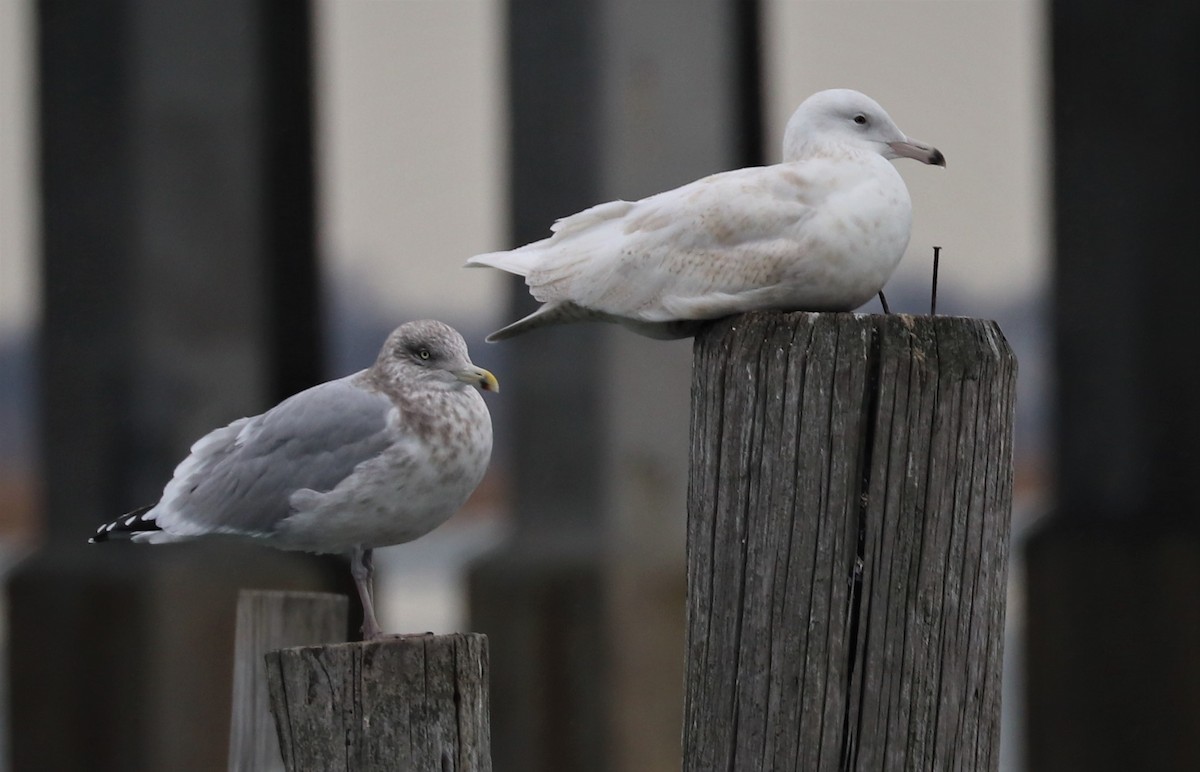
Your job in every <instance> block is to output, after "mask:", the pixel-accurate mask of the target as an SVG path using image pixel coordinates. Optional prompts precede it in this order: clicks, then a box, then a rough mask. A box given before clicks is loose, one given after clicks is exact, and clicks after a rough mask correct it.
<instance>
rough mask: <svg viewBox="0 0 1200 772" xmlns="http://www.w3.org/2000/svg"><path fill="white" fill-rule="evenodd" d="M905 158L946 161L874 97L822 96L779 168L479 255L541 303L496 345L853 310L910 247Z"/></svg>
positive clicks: (676, 193) (797, 122) (727, 175)
mask: <svg viewBox="0 0 1200 772" xmlns="http://www.w3.org/2000/svg"><path fill="white" fill-rule="evenodd" d="M902 156H903V157H910V158H916V159H918V160H921V161H923V162H924V163H930V164H938V165H944V164H945V159H944V158H943V157H942V154H941V153H940V152H939V151H937V150H936V149H934V148H932V147H930V146H928V145H924V144H922V143H919V142H916V141H914V140H912V139H909V138H908V137H907V136H905V135H904V133H903V132H901V131H900V129H898V128H897V127H896V125H895V123H893V122H892V119H891V118H890V117H888V114H887V113H886V112H884V110H883V108H882V107H880V106H879V105H878V104H877V103H875V102H874V101H873V100H872V99H870V98H869V97H867V96H865V95H863V94H860V93H859V92H857V91H851V90H848V89H834V90H830V91H822V92H818V93H817V94H814V95H813V96H811V97H809V98H808V99H807V100H805V102H804V103H803V104H801V105H800V107H799V108H798V109H797V110H796V112H795V113H794V114H793V115H792V118H791V120H790V121H789V122H788V126H787V130H786V132H785V135H784V143H783V162H782V163H779V164H775V165H773V166H764V167H755V168H749V169H737V170H734V171H729V172H723V173H721V174H714V175H711V176H709V177H705V178H703V179H700V180H697V181H695V182H692V183H690V184H688V185H684V186H683V187H680V188H676V189H674V190H669V191H667V192H665V193H659V194H658V195H655V196H651V197H649V198H645V199H642V200H640V201H632V202H631V201H610V202H608V203H605V204H599V205H597V206H594V207H592V208H590V209H587V210H584V211H582V212H580V213H578V214H575V215H572V216H570V217H566V218H563V219H561V220H559V221H558V222H556V223H555V224H554V226H553V227H552V228H551V231H552V235H551V236H550V237H549V238H546V239H543V240H541V241H537V242H534V243H532V244H527V245H525V246H523V247H519V248H517V249H514V250H511V251H508V252H493V253H489V254H484V255H476V256H475V257H473V258H471V259H470V260H469V261H468V262H467V265H469V266H490V267H493V268H499V269H501V270H505V271H508V272H510V273H514V274H517V275H520V276H524V277H525V281H526V283H527V284H528V285H529V290H530V293H531V294H532V295H533V296H534V297H535V298H536V299H537V300H539V301H541V302H542V303H543V305H542V307H541V308H539V309H538V310H537V311H535V312H534V313H533V314H531V315H529V316H527V317H525V318H524V319H521V320H519V321H517V322H515V323H513V324H511V325H509V326H508V327H505V328H504V329H502V330H499V331H497V332H495V333H493V334H492V335H491V336H489V338H488V340H500V339H504V338H508V337H512V336H513V335H517V334H520V333H522V332H525V331H527V330H530V329H534V328H537V327H541V326H543V325H547V324H561V323H566V322H575V321H586V320H591V319H594V320H602V321H610V322H617V323H619V324H622V325H624V326H626V327H628V328H630V329H632V330H634V331H635V332H638V333H641V334H643V335H648V336H650V337H657V338H676V337H685V336H688V335H691V334H693V333H694V332H695V330H696V328H697V327H698V326H699V324H700V323H702V322H703V321H704V320H708V319H715V318H718V317H721V316H727V315H729V314H734V313H740V312H744V311H752V310H762V309H777V310H809V311H825V310H848V309H852V308H856V307H858V306H859V305H862V304H863V303H864V302H866V301H867V300H869V299H870V298H871V297H872V296H874V295H875V294H876V293H877V292H879V290H880V289H881V288H882V287H883V285H884V283H885V282H886V281H887V279H888V277H889V276H891V274H892V271H893V270H894V269H895V267H896V264H897V263H898V262H899V261H900V258H901V257H902V256H903V255H904V250H905V248H906V247H907V246H908V237H909V231H910V228H911V225H912V206H911V203H910V200H909V196H908V190H907V188H906V187H905V185H904V181H903V180H902V179H901V178H900V175H899V174H898V173H897V172H896V169H895V167H894V166H892V164H891V163H890V162H889V161H890V160H891V159H894V158H898V157H902Z"/></svg>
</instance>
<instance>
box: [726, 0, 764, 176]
mask: <svg viewBox="0 0 1200 772" xmlns="http://www.w3.org/2000/svg"><path fill="white" fill-rule="evenodd" d="M733 14H734V34H735V35H736V40H735V47H736V48H735V50H736V51H737V54H736V56H735V67H736V68H737V73H736V77H735V82H736V84H737V85H736V87H735V88H736V90H735V94H734V104H735V105H736V109H737V112H736V115H737V116H738V118H739V119H740V121H741V129H742V130H741V133H740V136H739V137H738V138H737V143H738V147H737V153H736V158H735V160H736V161H737V166H759V165H761V164H762V163H763V161H764V159H765V155H764V153H763V77H762V76H763V64H762V41H761V35H760V32H761V29H762V2H761V0H735V1H734V3H733Z"/></svg>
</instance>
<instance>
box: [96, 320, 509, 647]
mask: <svg viewBox="0 0 1200 772" xmlns="http://www.w3.org/2000/svg"><path fill="white" fill-rule="evenodd" d="M474 387H478V388H480V389H485V390H493V391H494V390H496V389H497V384H496V379H495V378H494V377H493V376H492V374H491V373H489V372H487V371H486V370H483V369H482V368H478V367H475V366H474V365H473V364H472V363H471V360H470V358H469V357H468V354H467V347H466V343H465V342H464V341H463V339H462V336H461V335H459V334H458V333H457V332H456V331H455V330H454V329H453V328H451V327H449V326H447V325H445V324H442V323H441V322H436V321H430V320H425V321H419V322H410V323H408V324H405V325H403V326H401V327H399V328H397V329H396V330H395V331H394V332H393V333H392V334H391V335H390V336H388V339H387V342H386V343H385V344H384V346H383V349H382V350H381V351H380V353H379V357H378V358H377V359H376V361H375V363H374V364H373V365H372V366H371V367H369V368H368V369H366V370H363V371H361V372H358V373H355V374H354V375H350V376H347V377H345V378H341V379H338V380H335V381H330V382H328V383H323V384H321V385H319V386H314V387H313V388H311V389H307V390H305V391H302V392H300V393H299V394H296V395H295V396H292V397H290V398H288V399H286V400H284V401H283V402H281V403H279V404H278V405H276V406H275V407H273V408H271V409H270V410H268V411H267V412H265V413H263V414H261V415H258V416H254V417H251V418H242V419H239V420H237V421H234V422H233V423H231V424H229V425H228V426H226V427H223V428H221V429H217V430H215V431H213V432H210V433H209V434H207V435H205V436H204V437H202V438H201V439H200V440H198V441H197V442H196V443H195V444H194V445H192V448H191V453H190V455H189V456H188V457H187V458H185V459H184V460H183V461H182V462H181V463H180V464H179V466H178V467H176V469H175V474H174V476H173V477H172V479H171V481H170V482H169V483H167V486H166V488H165V489H164V490H163V495H162V498H161V499H160V500H159V502H158V503H157V504H155V505H154V506H152V507H149V508H146V509H145V510H139V511H137V512H133V513H129V514H127V515H124V516H122V517H121V518H118V519H117V520H115V521H113V522H112V523H109V524H106V525H104V526H101V527H100V529H99V530H98V531H97V532H96V536H95V537H93V541H107V540H109V539H111V538H115V537H121V536H124V537H128V538H130V539H132V540H133V541H138V542H148V543H152V544H153V543H162V542H172V541H180V540H185V539H190V538H194V537H197V536H205V535H212V534H222V535H230V536H240V537H244V538H247V539H250V540H253V541H256V542H259V543H262V544H268V545H270V546H273V547H278V548H280V549H290V550H305V551H309V552H326V553H349V554H350V555H351V556H352V568H353V570H354V572H355V579H356V580H357V581H359V591H360V593H361V594H362V597H363V605H364V610H365V614H366V622H365V624H364V634H366V635H367V636H368V637H376V636H378V635H379V634H380V631H379V629H378V624H377V623H376V622H375V621H374V611H373V609H372V604H371V599H370V590H369V585H368V583H369V579H370V551H371V550H372V549H373V548H375V547H382V546H387V545H391V544H400V543H403V542H406V541H411V540H412V539H415V538H417V537H419V536H422V535H424V534H426V533H428V532H429V531H431V530H433V529H434V528H436V527H437V526H439V525H441V524H442V523H443V522H444V521H445V520H446V519H447V518H449V517H450V515H452V514H454V512H456V511H457V510H458V509H459V508H460V507H461V506H462V505H463V503H464V502H465V501H466V500H467V497H468V496H470V495H471V492H472V491H474V490H475V487H476V486H477V485H478V484H479V482H480V480H481V479H482V478H483V474H484V472H485V471H486V469H487V465H488V460H489V458H490V456H491V450H492V425H491V418H490V416H489V413H488V409H487V405H486V404H485V403H484V401H483V398H482V396H481V395H480V394H479V392H478V391H477V390H476V388H474Z"/></svg>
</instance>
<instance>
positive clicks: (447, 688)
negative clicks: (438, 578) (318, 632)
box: [267, 633, 492, 772]
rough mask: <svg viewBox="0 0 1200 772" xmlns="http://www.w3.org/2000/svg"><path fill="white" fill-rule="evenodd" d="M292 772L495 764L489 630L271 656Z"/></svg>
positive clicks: (418, 770)
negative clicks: (489, 708)
mask: <svg viewBox="0 0 1200 772" xmlns="http://www.w3.org/2000/svg"><path fill="white" fill-rule="evenodd" d="M267 674H268V681H269V684H270V690H271V710H272V713H273V714H274V715H275V722H276V726H277V728H278V730H279V745H280V749H281V750H282V752H283V759H284V764H285V766H286V767H287V769H288V770H289V772H303V771H306V770H323V771H329V772H335V771H338V770H345V771H346V772H350V771H351V770H353V771H354V772H373V771H375V770H378V771H379V772H383V770H406V771H408V772H489V771H490V770H491V768H492V762H491V730H490V724H489V714H488V649H487V637H486V636H484V635H480V634H478V633H455V634H452V635H418V636H406V637H403V638H389V639H384V640H380V641H373V642H364V643H345V644H337V645H332V646H305V647H299V648H293V649H281V650H278V651H273V652H271V653H269V654H268V655H267Z"/></svg>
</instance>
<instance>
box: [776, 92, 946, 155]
mask: <svg viewBox="0 0 1200 772" xmlns="http://www.w3.org/2000/svg"><path fill="white" fill-rule="evenodd" d="M839 149H840V150H845V149H852V150H859V151H862V152H869V153H877V154H879V155H881V156H883V157H884V158H887V159H889V160H891V159H895V158H915V159H916V160H918V161H920V162H921V163H926V164H933V165H934V166H945V165H946V158H945V156H943V155H942V153H941V151H940V150H938V149H937V148H935V147H933V146H932V145H927V144H925V143H924V142H918V141H917V140H915V139H912V138H911V137H908V136H907V135H905V133H904V132H902V131H900V128H899V127H898V126H896V123H895V121H893V120H892V119H891V117H890V116H889V115H888V114H887V111H885V110H884V109H883V108H882V107H880V106H879V103H878V102H876V101H875V100H874V99H871V97H869V96H867V95H866V94H863V93H860V92H858V91H854V90H852V89H847V88H835V89H830V90H828V91H818V92H817V93H815V94H813V95H812V96H810V97H809V98H808V99H805V100H804V102H803V103H801V105H800V106H799V107H798V108H796V112H794V113H792V117H791V119H790V120H788V124H787V129H786V130H785V131H784V135H783V160H784V161H785V162H791V161H802V160H804V159H805V158H811V157H814V156H818V155H825V154H829V153H830V152H837V151H838V150H839Z"/></svg>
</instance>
